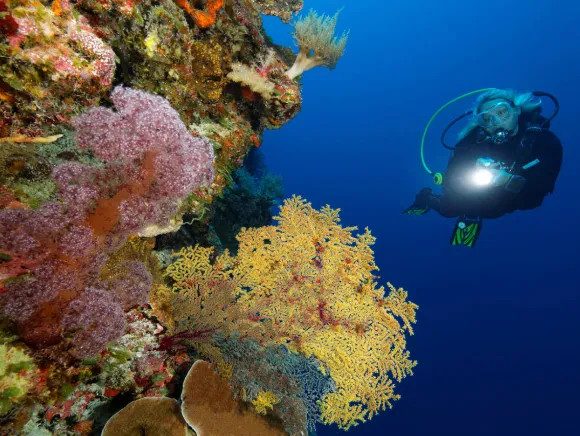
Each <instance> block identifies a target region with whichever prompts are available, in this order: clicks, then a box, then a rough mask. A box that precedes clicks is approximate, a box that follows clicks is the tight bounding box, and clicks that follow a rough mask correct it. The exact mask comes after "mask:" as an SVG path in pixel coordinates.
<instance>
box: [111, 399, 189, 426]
mask: <svg viewBox="0 0 580 436" xmlns="http://www.w3.org/2000/svg"><path fill="white" fill-rule="evenodd" d="M102 435H103V436H161V435H163V436H187V423H186V422H185V420H184V419H183V417H182V416H181V411H180V408H179V403H178V402H177V401H176V400H174V399H172V398H166V397H161V398H154V397H145V398H141V399H139V400H135V401H133V402H132V403H130V404H129V405H127V406H126V407H125V408H123V409H121V410H120V411H119V412H117V413H116V414H115V415H113V417H112V418H111V419H110V420H109V421H108V422H107V424H106V425H105V427H104V428H103V433H102Z"/></svg>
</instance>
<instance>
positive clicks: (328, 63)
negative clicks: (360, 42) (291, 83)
mask: <svg viewBox="0 0 580 436" xmlns="http://www.w3.org/2000/svg"><path fill="white" fill-rule="evenodd" d="M339 13H340V11H338V12H337V13H336V14H334V16H333V17H328V16H326V15H321V16H318V14H317V13H316V12H315V11H314V10H312V9H311V10H310V12H309V13H308V15H307V16H306V17H305V18H301V19H300V20H298V21H297V22H295V23H293V26H294V33H293V36H294V39H295V40H296V42H297V43H298V46H299V47H300V51H299V52H298V56H297V57H296V60H295V61H294V64H293V65H292V67H291V68H290V69H289V70H288V71H287V72H286V75H287V76H288V77H290V78H291V79H294V78H295V77H297V76H299V75H301V74H302V73H303V72H304V71H307V70H310V69H311V68H314V67H318V66H325V67H327V68H329V69H333V68H334V67H336V63H337V62H338V60H339V59H340V57H341V56H342V55H343V53H344V48H345V46H346V42H347V40H348V34H349V32H344V33H343V34H342V36H341V37H340V38H339V39H337V38H336V37H335V36H334V32H335V29H336V22H337V20H338V14H339Z"/></svg>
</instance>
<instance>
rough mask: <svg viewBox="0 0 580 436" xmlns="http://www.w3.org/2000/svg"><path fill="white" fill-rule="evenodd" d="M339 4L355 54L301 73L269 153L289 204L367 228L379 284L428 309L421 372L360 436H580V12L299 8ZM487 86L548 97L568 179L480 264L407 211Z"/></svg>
mask: <svg viewBox="0 0 580 436" xmlns="http://www.w3.org/2000/svg"><path fill="white" fill-rule="evenodd" d="M343 5H344V6H345V8H344V10H343V12H342V13H341V15H340V18H339V30H340V31H342V30H345V29H350V30H351V36H350V39H349V42H348V45H347V49H346V53H345V54H344V56H343V58H342V59H341V60H340V61H339V63H338V66H337V68H336V69H335V70H333V71H329V70H327V69H324V68H316V69H314V70H311V71H308V72H306V73H305V74H304V76H303V84H304V87H303V98H304V104H303V109H302V111H301V113H300V114H298V116H297V117H296V118H295V119H294V120H292V121H291V122H290V123H288V124H286V125H285V126H284V127H283V128H282V129H280V130H277V131H269V132H267V133H266V135H265V141H264V145H263V146H262V147H263V150H264V151H265V153H266V156H267V163H268V165H269V167H270V169H271V170H272V171H273V172H275V173H278V174H281V175H282V176H283V177H284V182H285V189H286V196H290V195H292V194H300V195H302V196H303V197H305V198H306V199H307V200H309V201H311V202H312V203H313V205H314V206H315V207H317V208H318V207H321V206H323V205H325V204H330V206H331V207H334V208H340V209H341V210H342V212H341V218H342V222H343V224H344V225H357V226H359V228H360V229H361V230H362V229H364V227H366V226H368V227H369V228H370V229H371V231H372V233H373V234H374V235H375V236H376V237H377V243H376V245H375V246H374V249H375V254H376V262H377V264H378V265H379V267H380V268H381V271H380V273H379V275H381V282H386V281H390V282H392V283H393V284H394V285H395V286H402V287H404V288H405V289H406V290H408V291H409V297H410V299H411V300H412V301H413V302H415V303H417V304H418V305H419V307H420V308H419V311H418V323H417V325H416V331H415V336H413V337H412V338H410V340H409V343H408V347H409V349H410V351H411V353H412V357H413V358H415V359H417V360H418V362H419V364H418V366H417V367H416V368H415V375H413V376H412V377H408V378H407V379H405V380H404V381H403V382H402V383H401V384H399V385H398V392H399V393H400V394H401V395H402V399H401V400H400V401H398V402H395V404H394V407H393V409H392V410H389V411H386V412H384V413H383V414H382V415H381V416H379V417H377V418H374V419H373V420H372V421H370V422H369V423H366V424H362V425H359V426H358V427H355V428H354V429H352V430H351V431H350V434H352V435H383V434H384V435H401V436H412V435H446V436H453V435H462V436H463V435H579V434H580V375H579V369H580V346H579V345H580V341H579V339H578V336H579V335H580V325H579V324H580V322H579V319H580V302H579V297H578V293H579V292H580V283H579V280H578V278H579V272H580V249H579V245H580V230H579V227H578V226H579V224H580V206H579V203H580V186H579V185H580V176H579V173H580V151H579V147H580V142H579V137H578V126H579V124H580V110H579V108H580V91H579V89H580V88H579V84H578V83H577V82H578V80H579V79H580V30H579V29H580V3H579V2H573V1H571V0H557V1H553V2H546V1H538V0H509V1H507V0H501V1H499V0H488V1H485V2H473V1H465V0H438V1H435V0H406V1H391V0H368V1H365V2H362V1H355V0H343V1H342V2H336V1H331V0H306V5H305V8H304V12H307V11H308V9H309V8H314V9H316V10H317V11H318V12H320V13H326V14H334V12H335V11H336V9H337V8H339V7H340V6H343ZM265 25H266V29H267V31H268V33H269V34H270V35H271V36H272V37H273V38H274V40H275V42H277V43H279V44H284V45H292V44H293V43H292V38H291V36H290V31H291V27H290V26H289V25H284V24H283V23H281V22H280V21H279V20H278V19H276V18H272V17H267V18H266V19H265ZM486 87H499V88H502V87H512V88H516V89H518V90H522V91H523V90H544V91H547V92H551V93H553V94H555V95H556V96H557V97H558V98H559V100H560V103H561V112H560V115H559V116H558V117H557V118H556V119H555V120H554V121H553V123H552V130H553V131H554V132H555V133H556V134H557V135H558V136H559V137H560V139H561V140H562V143H563V145H564V162H563V166H562V170H561V173H560V177H559V179H558V182H557V184H556V190H555V192H554V194H553V195H551V196H549V197H548V198H546V200H545V201H544V204H543V206H542V207H540V208H538V209H536V210H533V211H526V212H515V213H513V214H510V215H507V216H504V217H502V218H500V219H497V220H487V221H486V222H484V229H483V232H482V235H481V238H480V240H479V242H478V244H477V246H476V247H475V248H473V249H469V248H465V247H452V246H450V245H449V243H448V242H449V237H450V232H451V230H452V227H453V224H454V220H453V219H444V218H442V217H440V216H438V215H436V214H435V213H433V212H432V213H430V214H427V215H425V216H421V217H414V216H404V215H401V211H402V210H403V209H404V208H405V207H407V206H408V205H409V204H410V202H412V200H413V199H414V195H415V193H416V192H417V191H418V190H419V189H421V188H422V187H425V186H429V187H433V184H432V182H431V179H430V177H429V175H428V174H427V173H426V172H425V171H423V169H422V167H421V164H420V159H419V141H420V137H421V134H422V132H423V129H424V127H425V124H426V123H427V121H428V120H429V118H430V116H431V115H432V114H433V113H434V112H435V110H437V109H438V108H439V107H440V106H441V105H442V104H444V103H445V102H447V101H448V100H451V99H452V98H454V97H456V96H458V95H460V94H463V93H465V92H468V91H471V90H475V89H479V88H486ZM471 103H472V100H471V99H467V100H465V101H463V102H461V103H458V104H456V105H454V106H452V107H450V108H448V109H447V110H446V111H444V112H443V113H442V114H441V115H440V117H439V118H438V119H437V120H436V122H435V123H434V124H433V125H432V128H431V131H430V134H429V136H428V141H427V148H426V157H427V163H428V165H429V167H430V168H431V169H432V170H434V171H444V169H445V164H446V162H447V159H448V156H449V155H448V152H447V151H446V150H445V149H444V148H443V147H442V146H441V145H440V143H439V135H440V132H441V131H442V129H443V128H444V127H445V126H446V125H447V123H448V122H449V121H450V120H452V119H453V118H454V117H455V116H457V115H459V114H461V113H462V112H463V111H464V110H466V109H467V108H468V107H469V106H470V104H471ZM551 109H552V106H551V103H550V102H549V101H548V100H546V112H545V113H549V111H550V110H551ZM456 133H457V129H456V130H454V131H452V132H451V136H450V137H449V138H450V139H451V142H453V139H454V135H455V134H456ZM341 433H343V432H340V431H338V430H337V429H336V427H321V428H320V431H319V434H320V435H331V434H332V435H334V434H341Z"/></svg>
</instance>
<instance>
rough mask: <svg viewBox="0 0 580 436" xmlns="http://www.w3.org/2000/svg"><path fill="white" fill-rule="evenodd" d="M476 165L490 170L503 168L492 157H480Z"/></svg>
mask: <svg viewBox="0 0 580 436" xmlns="http://www.w3.org/2000/svg"><path fill="white" fill-rule="evenodd" d="M476 163H477V166H479V167H482V168H485V169H488V170H492V169H500V168H501V164H500V163H499V162H496V161H495V160H493V159H492V158H491V157H480V158H478V159H477V161H476Z"/></svg>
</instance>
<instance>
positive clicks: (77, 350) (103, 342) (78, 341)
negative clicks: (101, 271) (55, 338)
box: [62, 288, 126, 359]
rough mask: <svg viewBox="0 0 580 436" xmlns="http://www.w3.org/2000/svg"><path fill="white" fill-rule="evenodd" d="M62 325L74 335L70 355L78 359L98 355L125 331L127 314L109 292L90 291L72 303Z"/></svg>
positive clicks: (85, 291) (94, 289)
mask: <svg viewBox="0 0 580 436" xmlns="http://www.w3.org/2000/svg"><path fill="white" fill-rule="evenodd" d="M62 325H63V327H64V328H65V330H66V331H67V332H69V333H70V334H71V335H72V340H71V343H72V344H73V348H72V350H71V351H70V353H71V354H72V355H73V356H75V357H78V358H81V359H83V358H89V357H94V356H97V355H98V354H99V353H100V352H101V351H102V350H104V349H105V348H106V346H107V345H108V344H109V343H110V342H112V341H114V340H115V339H118V338H119V337H121V336H122V335H123V333H124V331H125V326H126V323H125V314H124V312H123V309H122V306H121V303H120V302H119V301H117V299H116V297H115V296H114V295H112V294H111V293H110V292H107V291H104V290H102V289H97V288H87V289H85V290H84V292H83V293H82V295H81V297H80V298H78V299H76V300H74V301H72V302H71V303H70V305H69V307H68V309H67V311H66V313H65V315H64V318H63V321H62Z"/></svg>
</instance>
